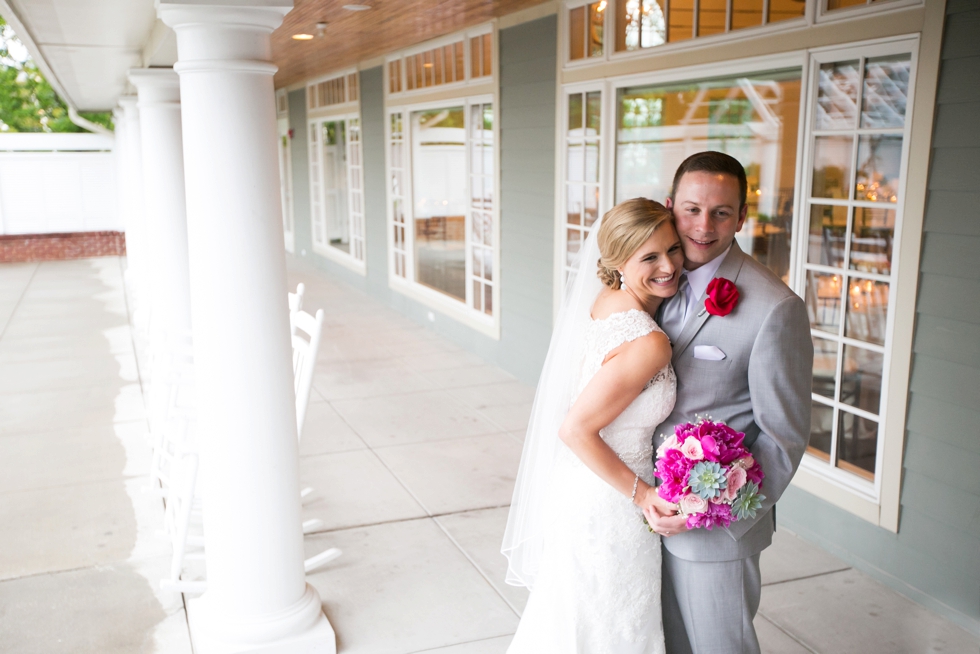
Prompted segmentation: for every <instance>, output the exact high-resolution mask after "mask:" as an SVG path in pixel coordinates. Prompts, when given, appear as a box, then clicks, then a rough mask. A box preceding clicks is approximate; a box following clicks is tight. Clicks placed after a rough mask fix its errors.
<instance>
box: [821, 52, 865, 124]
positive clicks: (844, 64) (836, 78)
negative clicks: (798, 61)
mask: <svg viewBox="0 0 980 654" xmlns="http://www.w3.org/2000/svg"><path fill="white" fill-rule="evenodd" d="M858 69H859V65H858V62H857V60H855V61H840V62H837V63H832V64H823V65H821V66H820V77H819V81H818V82H817V116H816V125H817V129H854V125H855V123H856V121H857V91H858Z"/></svg>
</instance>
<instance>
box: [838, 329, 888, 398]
mask: <svg viewBox="0 0 980 654" xmlns="http://www.w3.org/2000/svg"><path fill="white" fill-rule="evenodd" d="M883 361H884V355H882V354H880V353H879V352H872V351H871V350H866V349H864V348H863V347H855V346H853V345H845V346H844V365H843V366H842V367H841V373H840V401H841V402H842V403H843V404H849V405H850V406H853V407H855V408H858V409H863V410H864V411H867V412H868V413H875V414H877V413H878V409H879V408H880V404H881V369H882V364H883Z"/></svg>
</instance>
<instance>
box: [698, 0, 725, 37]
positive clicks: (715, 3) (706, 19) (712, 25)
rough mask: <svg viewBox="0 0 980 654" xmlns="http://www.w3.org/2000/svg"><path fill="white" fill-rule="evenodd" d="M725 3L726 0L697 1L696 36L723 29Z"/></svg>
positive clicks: (716, 32) (719, 31) (720, 31)
mask: <svg viewBox="0 0 980 654" xmlns="http://www.w3.org/2000/svg"><path fill="white" fill-rule="evenodd" d="M726 5H727V2H726V0H701V2H700V3H698V36H708V35H710V34H720V33H722V32H724V31H725V21H726V18H727V17H726V12H727V11H728V8H727V6H726Z"/></svg>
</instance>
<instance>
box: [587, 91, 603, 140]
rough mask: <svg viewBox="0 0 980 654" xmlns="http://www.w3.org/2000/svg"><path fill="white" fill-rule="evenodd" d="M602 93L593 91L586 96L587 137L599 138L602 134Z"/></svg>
mask: <svg viewBox="0 0 980 654" xmlns="http://www.w3.org/2000/svg"><path fill="white" fill-rule="evenodd" d="M601 114H602V93H600V92H599V91H592V92H590V93H586V94H585V135H586V136H599V133H600V132H601V128H602V125H601V122H602V121H601V117H602V116H601Z"/></svg>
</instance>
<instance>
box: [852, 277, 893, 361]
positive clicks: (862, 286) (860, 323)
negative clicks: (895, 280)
mask: <svg viewBox="0 0 980 654" xmlns="http://www.w3.org/2000/svg"><path fill="white" fill-rule="evenodd" d="M887 323H888V284H887V283H886V282H876V281H873V280H870V279H852V280H851V281H850V283H849V284H848V289H847V324H846V325H845V328H844V335H845V336H847V337H849V338H856V339H858V340H860V341H865V342H867V343H875V344H877V345H884V344H885V328H886V325H887Z"/></svg>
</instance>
